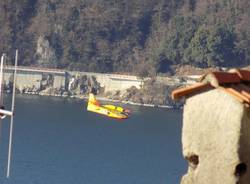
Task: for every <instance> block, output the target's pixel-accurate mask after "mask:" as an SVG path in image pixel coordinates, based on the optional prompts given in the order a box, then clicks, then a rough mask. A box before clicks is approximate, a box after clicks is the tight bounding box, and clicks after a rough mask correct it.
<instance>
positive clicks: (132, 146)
mask: <svg viewBox="0 0 250 184" xmlns="http://www.w3.org/2000/svg"><path fill="white" fill-rule="evenodd" d="M6 101H10V98H9V97H7V98H6ZM127 107H128V108H130V109H131V110H132V112H133V113H132V116H131V117H130V118H129V119H128V120H114V119H110V118H107V117H104V116H101V115H97V114H94V113H91V112H87V111H86V103H85V102H84V101H80V100H73V99H63V98H55V97H39V96H17V98H16V116H15V122H14V137H13V140H14V144H13V159H12V165H11V166H12V169H11V178H10V179H6V178H5V173H6V164H7V141H8V129H9V121H8V120H7V121H4V123H3V130H2V135H1V139H0V142H1V145H0V183H10V184H12V183H16V184H177V183H179V181H180V177H181V176H182V175H183V173H184V172H185V170H186V163H185V161H184V160H183V158H182V154H181V119H182V117H181V111H179V110H171V109H158V108H147V107H138V106H127Z"/></svg>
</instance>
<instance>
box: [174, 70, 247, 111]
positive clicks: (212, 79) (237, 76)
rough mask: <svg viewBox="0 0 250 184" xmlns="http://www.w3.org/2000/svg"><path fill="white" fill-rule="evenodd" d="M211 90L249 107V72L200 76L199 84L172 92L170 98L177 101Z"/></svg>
mask: <svg viewBox="0 0 250 184" xmlns="http://www.w3.org/2000/svg"><path fill="white" fill-rule="evenodd" d="M212 88H218V89H221V90H223V91H225V92H226V93H228V94H230V95H232V96H233V97H235V98H236V99H237V100H238V101H240V102H241V103H244V104H248V106H249V105H250V70H239V69H234V70H230V71H229V72H210V73H208V74H206V75H204V76H202V78H201V80H200V82H199V83H196V84H194V85H192V86H188V87H184V88H181V89H176V90H174V91H173V92H172V98H173V99H179V98H181V97H186V96H188V95H192V94H195V93H197V92H201V91H202V90H205V89H212Z"/></svg>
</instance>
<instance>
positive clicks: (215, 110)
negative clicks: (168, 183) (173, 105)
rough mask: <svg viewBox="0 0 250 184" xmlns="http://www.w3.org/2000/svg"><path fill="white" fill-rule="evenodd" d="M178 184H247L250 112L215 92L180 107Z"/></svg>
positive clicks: (249, 161) (249, 154) (226, 96)
mask: <svg viewBox="0 0 250 184" xmlns="http://www.w3.org/2000/svg"><path fill="white" fill-rule="evenodd" d="M182 144H183V155H184V157H185V158H186V160H187V161H188V164H189V167H188V172H187V174H186V175H185V176H183V178H182V181H181V184H222V183H226V184H249V181H250V170H249V167H250V110H249V108H246V107H245V105H244V104H243V103H240V102H239V101H237V100H236V99H235V98H234V97H232V96H231V95H229V94H227V93H225V92H223V91H222V90H219V89H214V90H209V91H206V92H203V93H200V94H196V95H194V96H192V97H189V98H188V99H187V100H186V104H185V106H184V116H183V130H182Z"/></svg>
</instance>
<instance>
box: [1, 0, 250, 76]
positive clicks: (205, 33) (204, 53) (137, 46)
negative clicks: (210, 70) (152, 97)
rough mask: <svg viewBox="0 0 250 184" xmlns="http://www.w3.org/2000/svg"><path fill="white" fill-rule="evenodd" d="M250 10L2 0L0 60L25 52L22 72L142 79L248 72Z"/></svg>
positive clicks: (244, 3)
mask: <svg viewBox="0 0 250 184" xmlns="http://www.w3.org/2000/svg"><path fill="white" fill-rule="evenodd" d="M249 9H250V3H249V1H248V0H241V1H238V0H212V1H204V0H170V1H166V0H159V1H152V0H71V1H67V0H18V1H17V0H1V1H0V24H1V26H0V43H1V44H0V52H7V53H13V51H14V49H16V48H19V49H20V51H21V52H20V53H21V64H22V65H37V66H45V67H55V68H67V69H73V70H84V71H95V72H129V73H134V74H138V75H141V76H146V75H155V74H156V73H159V72H160V73H164V72H171V66H173V65H183V64H188V65H193V66H199V67H210V66H212V67H213V66H224V67H230V66H239V65H249V64H250V18H249V17H250V11H249ZM44 48H45V49H44ZM46 49H48V50H47V51H46ZM9 55H11V54H9Z"/></svg>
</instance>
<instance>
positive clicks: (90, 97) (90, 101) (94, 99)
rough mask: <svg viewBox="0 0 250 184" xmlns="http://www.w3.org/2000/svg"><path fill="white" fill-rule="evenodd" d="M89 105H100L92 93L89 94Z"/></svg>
mask: <svg viewBox="0 0 250 184" xmlns="http://www.w3.org/2000/svg"><path fill="white" fill-rule="evenodd" d="M88 102H89V103H92V104H95V105H100V103H99V102H98V101H97V100H96V98H95V95H94V94H93V93H90V94H89V101H88Z"/></svg>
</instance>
